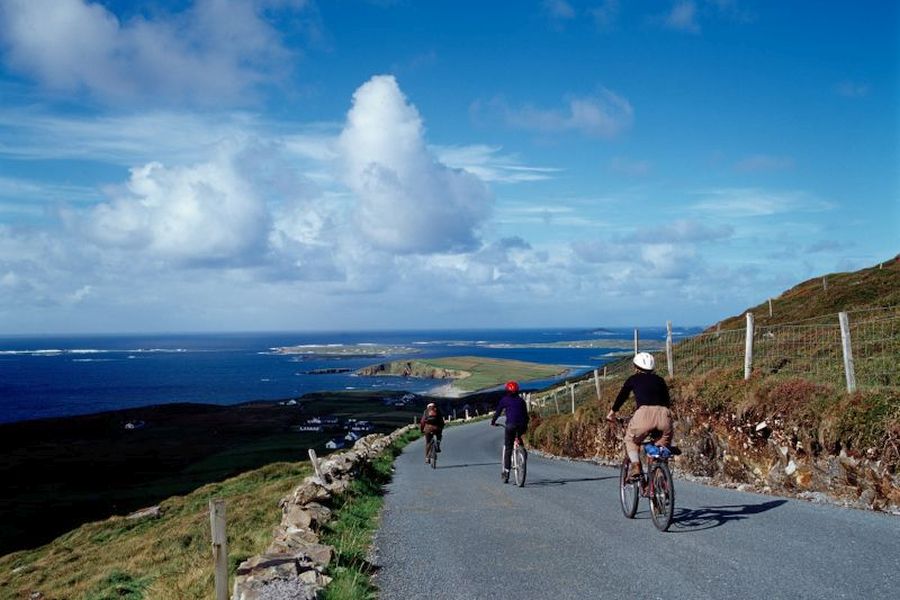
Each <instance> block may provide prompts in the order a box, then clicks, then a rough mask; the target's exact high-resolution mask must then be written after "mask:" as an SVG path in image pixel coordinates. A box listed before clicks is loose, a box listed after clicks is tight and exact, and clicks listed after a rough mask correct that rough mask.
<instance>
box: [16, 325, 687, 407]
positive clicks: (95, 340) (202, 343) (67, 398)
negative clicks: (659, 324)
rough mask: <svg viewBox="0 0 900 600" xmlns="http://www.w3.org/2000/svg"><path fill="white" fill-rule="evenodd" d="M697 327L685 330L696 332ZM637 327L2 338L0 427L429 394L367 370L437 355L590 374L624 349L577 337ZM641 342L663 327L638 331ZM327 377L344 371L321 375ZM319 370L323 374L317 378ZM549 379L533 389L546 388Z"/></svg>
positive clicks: (625, 334) (420, 386)
mask: <svg viewBox="0 0 900 600" xmlns="http://www.w3.org/2000/svg"><path fill="white" fill-rule="evenodd" d="M694 332H696V330H679V331H678V332H677V335H679V336H683V335H691V334H692V333H694ZM632 335H633V330H632V329H623V328H603V329H587V328H585V329H529V330H456V331H446V330H432V331H383V332H372V331H368V332H331V333H321V332H316V333H233V334H173V335H160V334H148V335H106V336H77V337H51V336H42V337H7V338H0V423H10V422H15V421H24V420H29V419H40V418H48V417H64V416H72V415H80V414H89V413H96V412H102V411H107V410H116V409H123V408H133V407H139V406H147V405H153V404H167V403H174V402H200V403H208V404H223V405H227V404H237V403H241V402H248V401H254V400H282V399H286V398H294V397H299V396H301V395H303V394H306V393H309V392H315V391H333V390H405V391H409V392H413V393H421V392H425V391H427V390H429V389H433V388H435V387H437V386H438V385H439V384H440V383H441V382H435V381H430V380H421V379H408V378H397V377H361V376H356V375H354V374H353V373H352V370H355V369H358V368H360V367H364V366H366V365H370V364H374V363H379V362H385V361H388V360H400V359H405V358H423V357H439V356H461V355H469V356H472V355H474V356H487V357H493V358H507V359H516V360H524V361H531V362H539V363H545V364H561V365H566V366H569V367H571V368H572V369H573V372H574V373H576V374H577V373H584V372H586V371H588V370H591V369H594V368H596V367H598V366H600V365H602V364H604V363H605V362H609V361H610V360H612V358H613V357H612V356H610V354H614V353H615V352H617V350H618V351H623V350H628V349H629V348H630V347H631V343H630V342H628V343H627V344H623V346H622V347H619V348H602V349H599V348H564V347H558V346H557V347H554V346H552V345H551V344H553V343H556V342H566V341H575V340H590V339H604V338H608V339H624V340H630V339H631V337H632ZM640 336H641V339H657V340H659V339H664V338H665V330H664V329H662V328H657V329H641V330H640ZM366 345H374V346H391V347H393V348H394V351H396V352H398V353H397V354H393V355H390V356H386V357H371V356H370V357H359V356H355V357H350V356H346V357H341V356H337V355H336V356H323V355H321V354H318V355H314V356H305V355H302V354H282V353H278V352H276V351H275V350H274V349H276V348H281V347H287V346H327V347H328V350H329V351H331V350H332V349H333V350H334V352H336V353H337V352H341V351H347V350H353V351H360V350H365V348H366V347H367V346H366ZM322 370H338V371H340V372H329V373H321V371H322ZM314 371H319V373H311V372H314ZM549 383H551V380H545V381H540V382H536V383H535V384H531V385H546V384H549Z"/></svg>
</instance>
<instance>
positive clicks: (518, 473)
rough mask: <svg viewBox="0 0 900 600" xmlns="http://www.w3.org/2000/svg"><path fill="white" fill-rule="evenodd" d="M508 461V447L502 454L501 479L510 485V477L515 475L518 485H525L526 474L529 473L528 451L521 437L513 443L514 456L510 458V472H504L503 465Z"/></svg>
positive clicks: (504, 447)
mask: <svg viewBox="0 0 900 600" xmlns="http://www.w3.org/2000/svg"><path fill="white" fill-rule="evenodd" d="M505 459H506V445H505V444H504V446H503V450H502V451H501V453H500V477H501V478H502V479H503V483H509V475H510V473H512V474H513V477H514V481H515V482H516V485H517V486H519V487H522V486H524V485H525V474H526V473H527V472H528V451H527V450H525V445H524V444H523V443H522V440H521V439H520V438H519V436H516V438H515V440H514V441H513V449H512V456H510V457H509V471H508V472H507V471H503V463H504V460H505Z"/></svg>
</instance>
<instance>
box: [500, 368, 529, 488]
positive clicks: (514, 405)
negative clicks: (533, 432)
mask: <svg viewBox="0 0 900 600" xmlns="http://www.w3.org/2000/svg"><path fill="white" fill-rule="evenodd" d="M504 410H505V411H506V432H505V435H504V437H503V446H504V448H506V451H505V452H504V453H503V481H509V465H510V459H511V457H512V448H513V442H514V441H515V440H516V438H518V440H519V443H520V444H522V445H524V444H523V443H522V436H523V435H524V434H525V431H526V430H527V429H528V406H527V405H526V404H525V400H523V399H522V397H521V396H520V395H519V384H518V383H516V382H515V381H508V382H506V395H505V396H503V398H501V399H500V402H499V403H498V404H497V410H496V411H494V417H493V418H492V419H491V426H492V427H496V426H497V419H498V418H500V413H502V412H503V411H504Z"/></svg>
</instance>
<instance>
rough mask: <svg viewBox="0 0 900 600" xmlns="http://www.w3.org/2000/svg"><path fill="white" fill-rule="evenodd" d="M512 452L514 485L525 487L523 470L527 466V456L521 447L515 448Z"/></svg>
mask: <svg viewBox="0 0 900 600" xmlns="http://www.w3.org/2000/svg"><path fill="white" fill-rule="evenodd" d="M513 452H514V454H513V457H514V458H515V461H516V485H517V486H519V487H522V486H523V485H525V472H526V471H525V469H526V466H527V464H528V454H527V453H526V452H525V448H523V447H522V446H517V447H516V448H515V450H513Z"/></svg>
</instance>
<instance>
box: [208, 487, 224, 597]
mask: <svg viewBox="0 0 900 600" xmlns="http://www.w3.org/2000/svg"><path fill="white" fill-rule="evenodd" d="M209 523H210V526H211V527H212V550H213V560H214V561H215V573H216V596H215V598H216V600H228V536H227V535H225V501H224V500H217V499H212V500H210V501H209Z"/></svg>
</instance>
